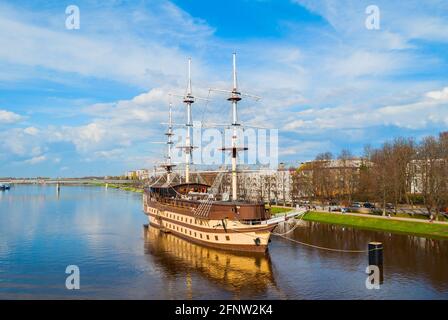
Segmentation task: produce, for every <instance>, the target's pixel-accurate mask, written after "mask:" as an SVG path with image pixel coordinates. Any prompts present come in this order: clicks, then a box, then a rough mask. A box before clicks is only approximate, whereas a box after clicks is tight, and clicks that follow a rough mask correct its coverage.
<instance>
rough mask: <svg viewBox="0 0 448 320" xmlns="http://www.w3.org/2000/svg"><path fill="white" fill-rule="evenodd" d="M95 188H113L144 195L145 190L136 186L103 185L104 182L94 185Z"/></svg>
mask: <svg viewBox="0 0 448 320" xmlns="http://www.w3.org/2000/svg"><path fill="white" fill-rule="evenodd" d="M92 184H93V185H95V186H101V187H106V186H107V187H108V188H113V189H120V190H124V191H129V192H136V193H143V191H144V190H143V189H142V188H138V187H135V186H130V185H119V184H113V183H102V182H97V183H92Z"/></svg>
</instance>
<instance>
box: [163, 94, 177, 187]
mask: <svg viewBox="0 0 448 320" xmlns="http://www.w3.org/2000/svg"><path fill="white" fill-rule="evenodd" d="M172 109H173V106H172V104H171V103H170V108H169V121H168V131H167V132H166V133H165V135H166V136H167V138H168V141H167V143H166V144H167V145H168V155H167V159H166V163H164V164H162V167H163V168H165V170H166V182H167V184H170V183H171V174H172V172H173V168H174V167H175V166H176V165H175V164H173V163H172V148H173V144H174V143H173V136H174V133H173V110H172Z"/></svg>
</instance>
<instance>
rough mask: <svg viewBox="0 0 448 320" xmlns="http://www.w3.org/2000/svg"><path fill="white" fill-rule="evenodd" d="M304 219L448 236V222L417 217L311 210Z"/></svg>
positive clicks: (397, 231) (436, 236)
mask: <svg viewBox="0 0 448 320" xmlns="http://www.w3.org/2000/svg"><path fill="white" fill-rule="evenodd" d="M303 220H306V221H313V222H320V223H328V224H337V225H343V226H348V227H354V228H360V229H370V230H380V231H389V232H395V233H406V234H411V235H419V236H424V237H430V238H448V224H446V223H440V222H439V223H436V222H434V223H429V222H426V221H421V220H417V219H403V218H387V217H372V216H360V215H354V214H341V213H325V212H316V211H311V212H308V213H306V214H305V216H304V217H303Z"/></svg>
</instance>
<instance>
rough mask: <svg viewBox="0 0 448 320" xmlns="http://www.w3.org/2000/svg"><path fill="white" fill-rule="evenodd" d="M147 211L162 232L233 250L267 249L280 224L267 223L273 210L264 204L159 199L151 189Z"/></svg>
mask: <svg viewBox="0 0 448 320" xmlns="http://www.w3.org/2000/svg"><path fill="white" fill-rule="evenodd" d="M195 187H196V186H192V188H195ZM174 188H178V186H176V187H174ZM156 194H157V193H156ZM204 208H205V209H204ZM144 212H145V214H146V215H147V216H148V218H149V224H150V225H151V226H153V227H156V228H159V229H160V230H161V231H163V232H169V233H172V234H174V235H176V236H179V237H181V238H183V239H186V240H188V241H191V242H194V243H197V244H200V245H205V246H209V247H213V248H218V249H224V250H233V251H247V252H265V251H266V250H267V248H268V244H269V242H270V236H271V232H272V230H273V229H274V228H275V227H276V225H277V224H269V223H268V219H269V218H270V213H269V211H267V210H266V209H265V207H264V204H248V203H238V202H223V201H210V202H208V204H207V202H205V201H199V200H191V199H188V200H183V199H176V198H173V199H171V198H159V197H158V196H154V193H151V192H146V193H145V194H144Z"/></svg>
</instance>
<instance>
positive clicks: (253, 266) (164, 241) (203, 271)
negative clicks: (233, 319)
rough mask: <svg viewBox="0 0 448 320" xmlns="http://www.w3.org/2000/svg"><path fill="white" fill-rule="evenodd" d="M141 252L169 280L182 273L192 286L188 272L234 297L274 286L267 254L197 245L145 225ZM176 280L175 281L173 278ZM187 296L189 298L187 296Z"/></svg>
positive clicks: (188, 285) (263, 290)
mask: <svg viewBox="0 0 448 320" xmlns="http://www.w3.org/2000/svg"><path fill="white" fill-rule="evenodd" d="M144 234H145V252H146V253H147V254H150V255H151V256H152V257H153V260H154V261H155V262H156V263H157V264H158V265H159V266H160V267H161V268H162V269H163V272H164V274H165V275H168V278H170V277H171V278H172V279H173V280H176V279H178V277H179V275H180V274H185V275H186V282H187V287H190V289H192V286H193V284H192V283H191V282H192V277H191V275H192V274H196V275H199V276H200V277H202V278H204V279H207V280H208V281H211V282H213V283H214V284H216V285H219V286H220V287H221V288H222V289H225V290H228V291H230V292H232V293H233V294H234V297H238V296H239V294H242V295H244V296H259V295H264V294H265V293H266V291H268V289H272V288H274V289H275V288H276V284H275V280H274V275H273V271H272V264H271V259H270V256H269V254H268V253H267V254H260V253H258V254H257V253H235V252H230V251H224V250H219V249H213V248H210V247H205V246H201V245H198V244H194V243H191V242H189V241H186V240H183V239H181V238H179V237H177V236H175V235H173V234H170V233H164V232H161V231H160V230H159V229H157V228H154V227H151V226H149V227H145V228H144ZM176 281H177V280H176ZM189 298H192V296H190V297H189Z"/></svg>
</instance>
